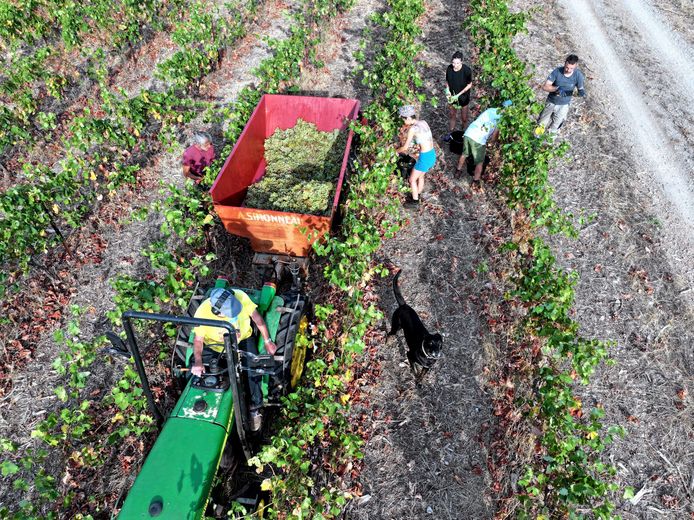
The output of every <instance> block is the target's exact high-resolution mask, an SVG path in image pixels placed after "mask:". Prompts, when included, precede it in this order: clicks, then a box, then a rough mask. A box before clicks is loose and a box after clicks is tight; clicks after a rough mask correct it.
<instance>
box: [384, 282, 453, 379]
mask: <svg viewBox="0 0 694 520" xmlns="http://www.w3.org/2000/svg"><path fill="white" fill-rule="evenodd" d="M401 272H402V271H398V274H396V275H395V278H393V292H394V293H395V299H396V300H397V301H398V308H397V309H396V310H395V312H394V313H393V320H392V324H391V328H390V332H389V333H388V335H389V336H392V335H394V334H396V333H397V332H398V331H399V330H400V329H402V331H403V332H404V333H405V341H407V359H408V360H409V362H410V368H411V369H412V373H413V374H414V375H415V381H417V383H419V382H420V381H421V380H422V378H423V377H424V375H425V374H426V373H427V372H428V371H429V369H430V368H431V367H432V366H434V363H436V360H437V359H439V358H440V357H441V346H442V344H443V338H442V337H441V334H429V332H428V331H427V329H426V327H425V326H424V323H422V320H421V319H420V318H419V316H418V315H417V312H416V311H415V310H414V309H413V308H412V307H410V306H409V305H407V303H405V299H404V298H403V297H402V293H401V292H400V287H398V278H399V277H400V273H401ZM415 365H419V366H420V367H421V370H420V372H419V374H417V370H416V368H415Z"/></svg>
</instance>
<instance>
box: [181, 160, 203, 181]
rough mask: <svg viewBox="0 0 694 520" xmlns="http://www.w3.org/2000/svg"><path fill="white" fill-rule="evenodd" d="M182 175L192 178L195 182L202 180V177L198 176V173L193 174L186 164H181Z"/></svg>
mask: <svg viewBox="0 0 694 520" xmlns="http://www.w3.org/2000/svg"><path fill="white" fill-rule="evenodd" d="M183 176H184V177H186V178H188V179H191V180H193V181H195V182H200V181H201V180H202V177H201V176H199V175H195V174H194V173H193V172H192V171H191V170H190V166H188V165H187V164H184V165H183Z"/></svg>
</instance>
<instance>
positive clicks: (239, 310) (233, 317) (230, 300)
mask: <svg viewBox="0 0 694 520" xmlns="http://www.w3.org/2000/svg"><path fill="white" fill-rule="evenodd" d="M256 308H257V307H256V304H255V303H253V302H252V301H251V299H250V298H249V297H248V295H247V294H246V293H245V292H243V291H240V290H238V289H233V290H230V289H221V288H215V289H213V290H212V292H211V293H210V296H209V298H207V299H206V300H204V301H203V302H202V303H201V304H200V307H198V309H197V310H196V311H195V317H196V318H203V319H210V320H226V321H228V322H229V323H231V325H233V326H234V328H235V329H236V330H237V331H238V332H237V334H236V340H237V342H238V344H239V348H241V350H245V351H246V352H250V353H252V354H258V347H257V342H256V341H255V338H254V337H252V336H253V327H252V325H251V320H253V323H255V325H256V327H257V328H258V330H259V331H260V333H261V334H262V336H263V340H264V342H265V350H267V352H268V353H269V354H271V355H274V353H275V352H276V351H277V345H275V343H274V342H273V341H272V339H271V338H270V332H269V331H268V328H267V325H266V324H265V320H264V319H263V317H262V316H261V315H260V313H259V312H258V311H257V310H256ZM193 332H194V334H195V340H194V341H193V367H192V368H191V370H190V371H191V373H192V374H193V375H195V376H198V377H200V376H201V375H202V373H203V370H204V369H203V365H202V361H203V346H204V347H205V348H206V350H207V349H209V350H211V351H214V352H218V353H219V352H222V351H223V350H224V334H225V332H226V330H225V329H222V328H220V327H208V326H204V325H199V326H197V327H195V329H194V331H193ZM209 350H208V352H209ZM248 379H249V386H250V392H251V424H252V426H257V427H254V428H253V429H254V430H258V429H260V421H261V420H262V418H261V415H260V412H259V411H258V410H259V409H260V407H261V406H262V404H263V392H262V389H261V387H260V382H261V379H262V376H250V375H249V378H248Z"/></svg>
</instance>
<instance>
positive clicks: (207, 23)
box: [157, 2, 255, 89]
mask: <svg viewBox="0 0 694 520" xmlns="http://www.w3.org/2000/svg"><path fill="white" fill-rule="evenodd" d="M254 5H255V3H254V2H249V3H248V4H246V5H242V6H237V5H232V4H228V5H227V9H228V11H229V13H228V14H227V15H224V16H223V15H222V13H221V12H220V10H219V9H218V8H214V7H210V5H209V3H207V2H193V3H192V4H191V5H189V6H188V7H187V8H186V11H185V13H186V15H185V17H184V19H183V20H181V22H180V24H179V26H178V27H177V29H176V30H174V31H173V33H172V35H171V39H172V40H173V42H174V43H176V44H177V45H178V46H179V48H180V49H179V50H178V51H176V52H175V53H174V54H173V56H171V57H170V58H168V59H167V60H165V61H164V62H162V63H160V64H158V65H157V68H158V71H159V72H158V75H159V77H161V78H163V79H166V80H169V81H170V82H171V83H172V84H173V85H175V86H176V87H179V88H196V89H197V88H199V86H200V80H201V79H202V78H203V77H204V76H205V75H207V74H209V73H210V72H212V71H213V70H214V69H215V68H216V67H217V66H218V65H219V63H220V61H221V58H222V52H223V51H224V49H225V47H226V46H227V45H229V44H231V43H232V42H234V41H235V40H237V39H238V38H241V37H242V36H244V35H245V29H244V25H245V23H246V21H247V19H246V17H247V16H249V15H251V14H252V13H253V11H254Z"/></svg>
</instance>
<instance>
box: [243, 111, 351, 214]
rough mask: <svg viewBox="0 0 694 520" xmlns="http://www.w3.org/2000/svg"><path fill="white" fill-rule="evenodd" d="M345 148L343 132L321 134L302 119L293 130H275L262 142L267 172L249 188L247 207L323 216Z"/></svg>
mask: <svg viewBox="0 0 694 520" xmlns="http://www.w3.org/2000/svg"><path fill="white" fill-rule="evenodd" d="M346 144H347V133H346V132H340V131H339V130H334V131H332V132H320V131H319V130H318V129H317V128H316V125H314V124H313V123H308V122H306V121H304V120H302V119H299V120H298V121H297V122H296V125H295V126H294V127H293V128H288V129H287V130H276V131H275V132H274V133H273V134H272V135H271V136H270V137H268V138H267V139H266V140H265V160H266V162H267V168H266V171H265V174H264V175H263V177H262V179H260V181H258V182H256V183H255V184H253V185H252V186H250V187H249V188H248V194H247V195H246V200H245V204H246V206H248V207H251V208H258V209H271V210H276V211H286V212H292V213H309V214H314V215H324V214H326V213H327V212H328V211H329V209H330V203H331V198H332V195H333V193H334V187H335V184H336V180H337V177H338V175H339V173H340V167H341V165H342V158H343V154H344V150H345V146H346Z"/></svg>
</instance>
